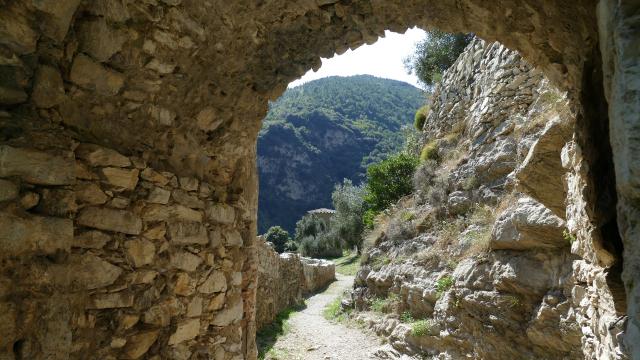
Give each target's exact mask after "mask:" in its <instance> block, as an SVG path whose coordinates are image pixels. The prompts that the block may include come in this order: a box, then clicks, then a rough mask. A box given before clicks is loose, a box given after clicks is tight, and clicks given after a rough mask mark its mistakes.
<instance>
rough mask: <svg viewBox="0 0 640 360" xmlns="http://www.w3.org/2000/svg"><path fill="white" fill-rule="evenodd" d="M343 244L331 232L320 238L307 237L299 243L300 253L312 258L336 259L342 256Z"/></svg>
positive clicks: (321, 235) (323, 234) (322, 234)
mask: <svg viewBox="0 0 640 360" xmlns="http://www.w3.org/2000/svg"><path fill="white" fill-rule="evenodd" d="M343 247H344V246H343V244H342V243H340V240H339V239H338V238H337V237H336V236H335V235H334V234H331V233H330V232H324V233H321V234H319V235H318V236H315V237H314V236H307V237H304V238H302V240H301V241H300V243H298V252H299V253H300V254H301V255H302V256H307V257H312V258H324V259H329V258H336V257H340V256H341V255H342V249H343Z"/></svg>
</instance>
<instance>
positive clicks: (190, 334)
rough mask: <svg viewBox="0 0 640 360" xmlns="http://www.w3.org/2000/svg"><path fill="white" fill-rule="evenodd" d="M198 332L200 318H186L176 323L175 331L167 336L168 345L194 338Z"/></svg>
mask: <svg viewBox="0 0 640 360" xmlns="http://www.w3.org/2000/svg"><path fill="white" fill-rule="evenodd" d="M199 333H200V319H188V320H185V321H183V322H181V323H179V324H178V327H177V329H176V331H175V332H174V333H173V335H171V337H170V338H169V345H176V344H179V343H181V342H184V341H187V340H191V339H194V338H195V337H196V336H198V334H199Z"/></svg>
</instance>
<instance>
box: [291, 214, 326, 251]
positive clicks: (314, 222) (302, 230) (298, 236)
mask: <svg viewBox="0 0 640 360" xmlns="http://www.w3.org/2000/svg"><path fill="white" fill-rule="evenodd" d="M326 230H327V224H326V223H325V222H324V220H322V219H321V218H319V217H317V216H315V215H311V214H307V215H305V216H303V217H302V218H301V219H300V220H298V222H297V223H296V232H295V235H294V236H293V239H294V241H295V242H296V243H298V244H299V243H301V242H302V239H303V238H305V237H309V236H310V237H313V238H315V237H317V236H318V235H319V234H321V233H323V232H325V231H326Z"/></svg>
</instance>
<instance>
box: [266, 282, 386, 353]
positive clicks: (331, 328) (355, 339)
mask: <svg viewBox="0 0 640 360" xmlns="http://www.w3.org/2000/svg"><path fill="white" fill-rule="evenodd" d="M336 277H337V279H338V280H337V281H335V282H334V283H333V284H331V285H330V286H329V288H327V290H325V291H324V292H322V293H319V294H316V295H314V296H312V297H310V298H309V299H307V307H306V308H305V309H304V310H302V311H300V312H299V313H296V314H294V315H293V316H292V317H291V318H290V319H289V326H290V330H289V332H288V333H287V334H286V335H284V336H282V337H280V338H279V339H278V340H277V341H276V343H275V344H274V346H273V348H272V351H271V352H270V354H269V355H268V356H267V357H266V359H274V360H275V359H277V360H368V359H377V358H376V357H374V356H373V355H372V353H373V351H375V350H376V349H377V348H379V347H380V345H381V344H380V340H379V339H377V338H376V337H375V336H373V335H371V334H366V333H364V332H362V331H361V330H359V329H357V328H350V327H347V326H345V325H342V324H337V323H333V322H330V321H328V320H327V319H325V318H324V317H323V316H322V311H323V310H324V308H325V307H326V306H327V304H329V303H331V302H332V301H333V300H334V299H335V298H336V297H338V296H340V295H341V294H342V292H343V291H344V290H346V289H348V288H350V287H351V286H352V284H353V276H345V275H340V274H336Z"/></svg>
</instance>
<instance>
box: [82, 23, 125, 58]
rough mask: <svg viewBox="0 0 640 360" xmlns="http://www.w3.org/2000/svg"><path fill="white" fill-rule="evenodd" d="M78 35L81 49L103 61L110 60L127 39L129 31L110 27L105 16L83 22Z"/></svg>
mask: <svg viewBox="0 0 640 360" xmlns="http://www.w3.org/2000/svg"><path fill="white" fill-rule="evenodd" d="M78 36H79V38H80V49H81V50H82V51H83V52H85V53H87V54H89V55H91V57H93V58H94V59H96V60H98V61H101V62H102V61H107V60H109V58H110V57H111V56H113V54H115V53H117V52H118V51H120V49H122V45H124V43H125V42H126V41H127V33H126V32H125V31H123V30H119V29H115V28H112V27H110V26H109V25H108V24H107V22H106V20H105V19H104V18H96V19H92V20H88V21H84V22H82V23H81V24H80V25H79V31H78Z"/></svg>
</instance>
